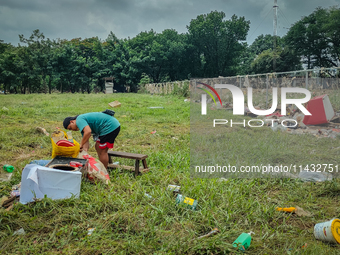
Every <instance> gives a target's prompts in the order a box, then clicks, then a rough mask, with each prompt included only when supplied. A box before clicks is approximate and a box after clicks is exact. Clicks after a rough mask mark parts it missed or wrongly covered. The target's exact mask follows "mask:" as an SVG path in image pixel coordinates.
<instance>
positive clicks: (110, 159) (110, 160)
mask: <svg viewBox="0 0 340 255" xmlns="http://www.w3.org/2000/svg"><path fill="white" fill-rule="evenodd" d="M108 157H109V164H112V158H111V156H110V155H108Z"/></svg>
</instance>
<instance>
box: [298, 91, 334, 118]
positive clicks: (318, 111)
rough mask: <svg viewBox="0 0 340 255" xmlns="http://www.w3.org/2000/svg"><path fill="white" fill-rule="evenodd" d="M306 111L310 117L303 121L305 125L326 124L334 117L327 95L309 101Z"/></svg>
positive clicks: (307, 116)
mask: <svg viewBox="0 0 340 255" xmlns="http://www.w3.org/2000/svg"><path fill="white" fill-rule="evenodd" d="M306 108H307V110H308V111H309V112H310V113H311V114H312V115H306V116H305V117H304V119H303V123H304V124H305V125H318V124H324V123H328V122H329V121H330V120H331V119H332V118H333V117H334V115H335V113H334V110H333V107H332V104H331V102H330V101H329V97H328V95H322V96H318V97H314V98H312V99H311V100H309V102H308V104H307V107H306Z"/></svg>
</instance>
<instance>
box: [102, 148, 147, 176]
mask: <svg viewBox="0 0 340 255" xmlns="http://www.w3.org/2000/svg"><path fill="white" fill-rule="evenodd" d="M107 154H108V155H109V164H108V166H107V167H108V168H122V169H126V170H134V171H135V173H134V175H135V176H137V175H138V174H139V173H145V172H147V171H149V169H148V166H147V164H146V160H145V159H146V158H147V157H148V155H144V154H135V153H128V152H122V151H112V150H109V151H108V152H107ZM111 157H119V158H129V159H135V160H136V162H135V166H134V167H133V166H124V165H117V164H112V158H111ZM140 160H142V162H143V167H144V169H142V170H141V171H139V161H140Z"/></svg>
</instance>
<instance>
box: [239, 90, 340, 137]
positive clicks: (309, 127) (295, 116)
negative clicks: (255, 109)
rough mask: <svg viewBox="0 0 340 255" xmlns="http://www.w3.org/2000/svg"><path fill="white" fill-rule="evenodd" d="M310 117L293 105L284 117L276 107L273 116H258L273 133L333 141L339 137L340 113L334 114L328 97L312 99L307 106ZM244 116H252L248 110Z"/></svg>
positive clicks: (288, 107)
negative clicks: (279, 132)
mask: <svg viewBox="0 0 340 255" xmlns="http://www.w3.org/2000/svg"><path fill="white" fill-rule="evenodd" d="M306 108H307V110H308V111H309V112H310V113H311V114H312V115H306V116H305V115H304V114H303V113H302V112H301V111H300V109H299V108H297V107H296V106H295V105H288V106H287V107H286V113H287V114H286V116H283V115H281V114H280V112H281V107H279V106H278V107H277V109H276V111H275V112H274V113H273V114H270V115H267V116H261V117H260V116H258V118H260V119H262V120H263V121H264V123H265V124H266V125H267V126H268V127H270V128H271V129H272V130H273V131H282V132H287V133H289V134H311V135H314V136H315V137H318V138H322V137H329V138H333V139H335V138H336V137H337V136H340V111H338V112H336V113H335V112H334V110H333V107H332V105H331V102H330V100H329V97H328V95H323V96H318V97H315V98H312V99H311V100H310V101H309V102H308V104H307V106H306ZM245 114H246V115H248V116H254V114H253V113H251V112H250V111H249V109H248V108H246V109H245Z"/></svg>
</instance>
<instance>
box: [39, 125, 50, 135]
mask: <svg viewBox="0 0 340 255" xmlns="http://www.w3.org/2000/svg"><path fill="white" fill-rule="evenodd" d="M36 130H37V131H38V132H39V133H42V134H44V135H46V136H49V135H50V134H49V133H48V132H47V131H46V129H45V128H42V127H36Z"/></svg>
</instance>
